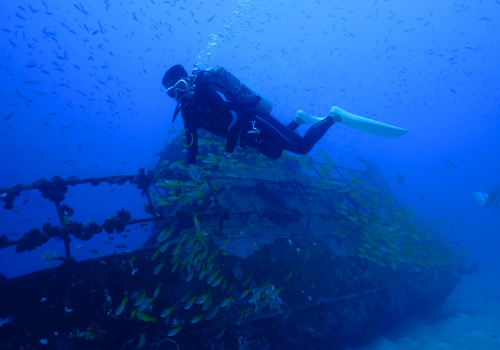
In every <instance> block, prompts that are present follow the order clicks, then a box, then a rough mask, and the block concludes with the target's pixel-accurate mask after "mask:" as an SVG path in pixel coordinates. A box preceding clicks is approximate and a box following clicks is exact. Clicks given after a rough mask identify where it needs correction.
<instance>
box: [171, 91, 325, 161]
mask: <svg viewBox="0 0 500 350" xmlns="http://www.w3.org/2000/svg"><path fill="white" fill-rule="evenodd" d="M195 82H196V81H195ZM249 91H251V90H249ZM249 101H250V102H248V103H245V104H243V105H242V104H241V103H235V102H232V101H231V100H230V98H229V97H228V96H226V95H225V94H223V93H221V92H219V91H217V90H215V89H213V88H211V87H209V86H208V85H204V84H197V85H196V88H195V89H194V94H193V98H192V99H184V100H183V101H182V103H181V115H182V119H183V121H184V127H185V129H186V133H185V134H186V145H187V149H188V164H195V163H196V156H197V153H198V134H197V129H198V128H202V129H205V130H207V131H208V132H210V133H212V134H214V135H217V136H220V137H224V138H226V139H227V141H226V147H225V151H226V152H228V153H233V151H234V148H235V147H236V144H237V143H238V138H239V139H240V146H241V147H250V148H256V149H257V150H258V151H259V152H260V153H262V154H263V155H265V156H267V157H269V158H271V159H278V158H279V157H280V156H281V154H282V153H283V150H287V151H290V152H293V153H296V154H306V153H308V152H309V151H310V150H311V149H312V148H313V146H314V145H315V144H316V142H318V141H319V139H321V137H323V135H324V134H325V133H326V131H327V130H328V128H330V126H332V125H333V124H334V121H333V119H332V118H325V119H324V120H322V121H320V122H319V123H316V124H314V125H313V126H311V127H310V128H309V130H307V132H306V134H305V135H304V137H302V136H300V135H298V134H296V133H295V132H294V131H295V130H296V129H297V128H298V127H299V124H298V123H296V122H291V123H290V124H289V125H288V126H284V125H283V124H281V123H280V122H279V121H278V120H276V119H275V118H274V117H272V116H271V115H269V114H266V113H262V112H259V111H256V110H255V109H254V108H255V106H256V105H257V104H258V102H259V101H260V97H258V96H257V95H255V98H252V99H250V100H249Z"/></svg>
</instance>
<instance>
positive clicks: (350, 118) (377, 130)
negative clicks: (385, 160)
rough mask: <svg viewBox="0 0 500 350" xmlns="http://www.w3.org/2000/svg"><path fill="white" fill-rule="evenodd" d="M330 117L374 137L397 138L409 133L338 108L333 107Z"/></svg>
mask: <svg viewBox="0 0 500 350" xmlns="http://www.w3.org/2000/svg"><path fill="white" fill-rule="evenodd" d="M330 116H331V117H332V118H333V119H334V120H335V121H336V122H341V123H342V124H344V125H347V126H348V127H350V128H353V129H356V130H360V131H363V132H366V133H369V134H372V135H377V136H384V137H390V138H396V137H399V136H401V135H404V134H406V133H407V132H408V130H406V129H402V128H398V127H396V126H392V125H389V124H384V123H381V122H378V121H375V120H372V119H368V118H363V117H360V116H357V115H354V114H352V113H349V112H346V111H344V110H343V109H341V108H338V107H336V106H333V107H332V109H331V110H330ZM339 116H340V120H339Z"/></svg>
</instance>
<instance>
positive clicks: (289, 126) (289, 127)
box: [286, 120, 301, 131]
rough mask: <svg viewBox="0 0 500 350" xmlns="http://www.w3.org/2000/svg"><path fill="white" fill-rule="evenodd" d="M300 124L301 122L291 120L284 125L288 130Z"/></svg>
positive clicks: (295, 128) (293, 129) (294, 128)
mask: <svg viewBox="0 0 500 350" xmlns="http://www.w3.org/2000/svg"><path fill="white" fill-rule="evenodd" d="M300 125H301V123H297V121H295V120H292V122H291V123H290V124H288V125H287V126H286V128H287V129H289V130H292V131H295V130H297V128H298V127H299V126H300Z"/></svg>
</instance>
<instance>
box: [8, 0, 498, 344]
mask: <svg viewBox="0 0 500 350" xmlns="http://www.w3.org/2000/svg"><path fill="white" fill-rule="evenodd" d="M499 23H500V2H499V1H498V0H484V1H483V0H476V1H441V2H436V1H428V0H424V1H418V2H402V1H399V2H397V1H382V0H371V1H364V0H354V1H324V0H322V1H318V0H316V1H303V0H301V1H291V0H290V1H285V0H284V1H250V0H248V1H227V0H226V1H205V2H196V1H159V0H149V1H114V0H105V1H88V2H85V1H83V2H75V3H73V2H67V1H34V2H20V1H16V2H3V3H2V4H1V5H0V30H1V31H0V42H1V48H0V52H1V54H0V55H1V59H0V80H1V82H2V83H1V87H0V96H1V97H0V99H1V101H0V103H1V111H0V146H1V149H2V156H1V162H2V163H1V166H0V169H1V171H0V188H1V187H8V186H14V185H16V184H28V183H31V182H33V181H36V180H39V179H41V178H47V179H50V178H52V177H53V176H54V175H59V176H61V177H63V178H67V177H69V176H77V177H92V176H106V175H119V174H135V173H136V172H137V169H138V168H146V169H148V170H149V169H152V168H153V167H154V165H155V163H156V162H157V161H158V153H159V152H160V151H161V150H162V149H163V148H164V144H165V143H166V142H169V141H171V140H172V139H173V138H174V137H176V136H178V135H179V134H181V130H182V128H183V126H182V124H181V122H180V120H179V119H178V120H177V121H176V122H175V124H173V125H172V114H173V110H174V109H175V102H174V101H172V100H171V99H169V98H168V96H167V95H166V93H165V89H164V88H163V87H162V85H161V78H162V77H163V74H164V73H165V71H166V70H167V69H168V68H169V67H171V66H172V65H174V64H178V63H180V64H183V65H184V66H185V67H186V68H187V69H188V70H190V69H192V68H194V66H195V65H198V66H199V67H200V68H201V69H206V68H208V67H212V66H216V65H218V66H222V67H225V68H226V69H228V70H229V71H230V72H232V73H233V74H234V75H235V76H236V77H238V78H239V79H241V81H242V82H243V83H245V84H246V85H247V86H249V87H250V88H251V89H253V90H255V91H257V92H258V93H259V94H262V95H263V96H266V97H267V98H268V99H270V100H271V101H273V103H274V109H273V113H272V114H273V115H274V116H275V117H277V118H278V119H279V120H280V121H281V122H282V123H288V122H289V121H291V120H292V119H293V117H294V116H295V113H296V111H297V110H299V109H302V110H304V111H306V112H307V113H309V114H311V115H318V116H326V115H327V114H328V113H329V110H330V107H331V106H333V105H336V106H339V107H341V108H343V109H345V110H347V111H349V112H352V113H355V114H357V115H361V116H365V117H368V118H372V119H375V120H379V121H382V122H385V123H388V124H391V125H396V126H399V127H402V128H405V129H408V130H409V132H408V133H407V134H406V135H404V136H402V137H400V138H397V139H384V138H379V137H376V136H372V135H368V134H365V133H361V132H359V131H356V130H352V129H349V128H347V127H345V126H343V125H335V126H334V127H332V128H331V129H330V130H329V131H328V133H327V134H326V136H325V137H324V138H323V139H322V140H321V141H320V142H318V144H317V145H316V146H315V147H314V148H313V150H312V151H311V152H310V153H309V156H310V157H312V158H317V157H318V155H317V153H318V152H325V153H327V154H329V156H330V157H331V159H333V160H334V161H335V162H336V164H338V165H341V166H353V167H355V166H356V165H357V166H358V167H359V159H360V158H362V159H368V160H370V161H373V162H375V163H377V164H378V168H379V170H380V172H381V173H382V174H383V176H384V177H385V179H386V181H387V183H388V184H389V186H390V188H391V190H392V192H393V193H394V194H395V196H396V198H397V199H398V201H399V202H400V203H401V204H402V205H404V206H407V207H410V208H412V209H413V211H414V213H415V214H416V215H417V217H419V218H423V219H427V220H432V221H434V222H436V223H437V224H438V225H439V227H440V230H439V234H440V235H441V236H442V237H443V238H445V239H446V240H448V241H450V242H452V244H454V245H455V246H456V247H463V249H464V250H465V251H466V252H467V254H468V257H467V258H468V261H469V262H475V263H477V264H478V265H479V271H478V272H477V273H475V274H473V275H471V276H464V277H462V281H461V283H460V284H459V286H458V287H457V288H456V289H455V291H454V292H453V293H452V294H451V295H450V297H449V298H448V299H447V301H446V302H445V305H444V306H443V307H445V308H448V309H449V310H454V312H450V316H449V317H448V318H446V319H445V318H442V319H438V320H432V321H431V320H426V322H424V321H422V320H419V319H416V318H410V319H409V320H408V321H407V322H406V323H404V324H403V325H402V326H401V327H400V328H399V329H396V330H395V331H393V332H392V333H390V334H384V335H383V336H381V338H380V339H378V340H376V341H375V342H374V343H373V344H371V345H368V346H367V349H413V348H422V349H423V348H425V349H448V348H453V349H472V348H481V349H497V348H498V347H499V346H500V345H499V342H498V339H497V336H500V332H499V331H498V327H500V324H499V318H498V316H497V315H498V312H499V311H500V292H499V290H500V289H499V287H500V286H499V285H500V279H499V278H498V276H499V274H498V271H500V258H499V257H498V247H499V245H500V235H499V234H500V216H499V214H500V212H499V209H498V208H496V207H495V206H493V207H488V208H486V207H480V206H478V205H477V204H476V203H475V201H474V197H473V195H472V193H473V192H477V191H479V192H485V193H489V192H490V191H491V189H492V188H493V187H494V186H495V185H500V162H499V159H500V141H499V137H498V135H499V132H500V101H499V99H500V91H499V86H500V65H499V64H498V61H499V57H500V49H499V47H498V42H499V39H500V34H499V32H498V28H497V25H498V24H499ZM398 174H400V175H401V176H402V177H403V178H404V180H403V181H402V183H401V181H399V182H398ZM399 178H400V179H401V177H399ZM145 203H146V199H145V198H144V197H142V196H141V195H140V193H139V192H138V191H137V190H136V189H135V188H134V187H133V186H132V185H130V184H125V185H123V186H119V187H117V186H108V185H103V186H99V187H92V186H90V185H89V186H86V185H85V186H78V187H71V188H70V190H69V192H68V194H67V197H66V200H65V204H68V205H69V206H71V207H72V208H74V209H75V217H74V220H77V221H82V222H83V221H86V220H87V218H89V217H91V218H92V219H93V220H95V221H97V222H102V221H104V219H105V218H106V217H107V216H108V215H110V214H109V213H114V212H115V211H116V210H119V209H121V208H123V207H125V208H126V209H127V210H129V211H130V212H131V213H132V215H133V217H141V216H143V205H144V204H145ZM47 221H48V222H51V223H53V224H54V225H57V224H58V217H57V215H56V213H55V211H54V208H53V206H52V205H50V203H48V201H46V200H45V199H43V198H42V197H41V195H40V194H39V192H35V191H33V193H29V192H28V193H26V194H23V195H22V196H21V198H19V199H18V200H16V202H15V207H14V210H4V209H0V233H1V234H6V235H7V236H9V238H10V239H17V238H16V236H17V235H18V236H22V235H23V234H24V233H25V232H27V231H28V230H29V229H31V228H33V227H35V226H39V225H41V223H44V222H47ZM149 233H150V232H149V228H148V227H147V226H145V227H140V228H138V229H133V230H132V232H130V233H128V235H127V237H126V238H119V240H118V241H115V242H114V243H115V244H116V243H118V244H120V245H125V246H126V250H131V249H136V248H139V247H141V245H142V244H143V242H144V240H145V239H146V238H147V236H149ZM77 243H78V242H77V241H76V240H74V241H73V242H72V255H73V256H74V257H75V258H76V259H77V260H78V261H80V260H85V259H88V258H96V257H99V256H105V255H108V254H111V253H113V252H114V251H116V250H117V249H116V248H115V247H114V246H112V245H107V244H104V243H103V239H102V237H95V238H93V239H92V240H90V241H87V242H84V243H83V244H82V245H83V249H78V250H74V247H75V245H76V244H77ZM46 250H53V251H56V252H57V253H59V254H60V255H63V252H64V247H63V244H62V243H61V242H59V241H56V240H51V241H50V242H49V243H47V244H46V245H44V246H43V247H39V248H37V249H35V250H33V251H31V252H24V253H22V254H19V253H17V254H16V253H15V250H14V248H13V247H10V248H6V249H3V250H1V251H0V273H2V274H4V275H6V276H7V277H8V278H13V277H16V276H20V275H24V274H27V273H30V272H33V271H36V270H40V269H44V268H47V267H53V266H56V265H57V264H58V263H57V262H55V263H54V264H52V265H46V264H44V263H43V262H42V260H41V257H42V254H43V252H44V251H46ZM91 250H92V251H97V253H94V252H92V251H91ZM2 316H6V315H2ZM4 327H7V326H4ZM415 344H416V345H415ZM417 346H418V347H417Z"/></svg>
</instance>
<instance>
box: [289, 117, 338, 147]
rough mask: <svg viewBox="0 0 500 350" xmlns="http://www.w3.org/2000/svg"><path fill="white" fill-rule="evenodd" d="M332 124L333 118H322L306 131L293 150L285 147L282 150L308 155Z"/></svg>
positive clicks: (333, 122)
mask: <svg viewBox="0 0 500 350" xmlns="http://www.w3.org/2000/svg"><path fill="white" fill-rule="evenodd" d="M333 124H335V121H334V120H333V118H329V117H326V118H323V120H321V121H320V122H317V123H316V124H314V125H313V126H311V127H310V128H309V130H307V132H306V134H305V135H304V137H301V138H300V142H298V143H296V144H295V145H294V147H293V149H287V148H286V147H284V149H285V150H287V151H291V152H294V153H297V154H306V153H308V152H309V151H310V150H311V149H312V148H313V147H314V145H315V144H316V142H318V141H319V140H320V139H321V138H322V137H323V135H325V133H326V132H327V130H328V129H330V127H331V126H332V125H333Z"/></svg>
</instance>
